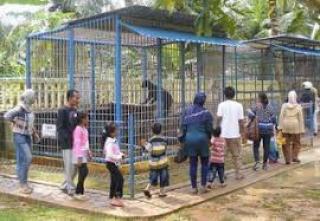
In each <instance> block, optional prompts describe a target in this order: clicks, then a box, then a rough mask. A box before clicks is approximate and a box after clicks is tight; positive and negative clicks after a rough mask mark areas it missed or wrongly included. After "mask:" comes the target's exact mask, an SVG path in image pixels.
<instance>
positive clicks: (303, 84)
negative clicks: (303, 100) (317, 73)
mask: <svg viewBox="0 0 320 221" xmlns="http://www.w3.org/2000/svg"><path fill="white" fill-rule="evenodd" d="M302 86H303V88H304V89H311V88H312V87H313V85H312V83H311V82H310V81H305V82H303V83H302Z"/></svg>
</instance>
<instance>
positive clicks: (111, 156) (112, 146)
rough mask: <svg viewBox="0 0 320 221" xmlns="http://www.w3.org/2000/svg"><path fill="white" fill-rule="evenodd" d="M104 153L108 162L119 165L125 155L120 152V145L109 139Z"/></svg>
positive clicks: (113, 139)
mask: <svg viewBox="0 0 320 221" xmlns="http://www.w3.org/2000/svg"><path fill="white" fill-rule="evenodd" d="M104 153H105V160H106V162H111V163H116V164H119V163H120V162H121V159H122V156H123V153H122V152H121V150H120V145H119V143H118V141H117V140H116V139H115V138H111V137H108V138H107V140H106V142H105V144H104Z"/></svg>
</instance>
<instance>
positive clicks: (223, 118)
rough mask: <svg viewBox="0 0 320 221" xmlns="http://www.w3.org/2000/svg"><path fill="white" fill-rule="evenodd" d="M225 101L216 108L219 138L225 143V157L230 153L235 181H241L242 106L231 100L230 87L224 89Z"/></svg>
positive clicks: (232, 94) (232, 92)
mask: <svg viewBox="0 0 320 221" xmlns="http://www.w3.org/2000/svg"><path fill="white" fill-rule="evenodd" d="M224 95H225V97H226V99H227V100H226V101H224V102H222V103H220V104H219V106H218V112H217V116H218V125H220V126H221V129H222V132H221V137H223V138H225V141H226V148H225V152H226V157H227V156H228V155H229V153H231V155H232V162H233V164H234V167H235V171H236V179H237V180H240V179H243V178H244V176H243V175H242V174H241V173H240V169H241V164H242V163H241V135H242V132H243V129H244V128H243V119H244V116H243V107H242V104H240V103H238V102H236V101H234V100H233V98H234V96H235V90H234V89H233V88H232V87H226V88H225V89H224Z"/></svg>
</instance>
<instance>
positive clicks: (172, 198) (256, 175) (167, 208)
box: [0, 148, 320, 218]
mask: <svg viewBox="0 0 320 221" xmlns="http://www.w3.org/2000/svg"><path fill="white" fill-rule="evenodd" d="M300 159H301V160H302V164H306V163H309V162H313V161H317V160H320V148H313V149H310V150H307V151H304V152H303V153H301V155H300ZM299 166H301V165H298V164H293V165H290V166H287V165H284V164H276V165H272V166H271V167H270V169H269V170H268V171H267V172H265V171H258V172H254V171H253V170H252V169H251V168H248V169H245V170H244V171H243V173H244V174H245V176H246V178H245V179H244V180H242V181H235V179H234V175H233V174H232V173H231V174H230V175H228V179H227V184H228V186H227V187H225V188H217V189H214V190H212V191H210V192H208V193H206V194H202V195H192V194H190V186H189V185H187V184H186V185H180V186H179V187H171V189H170V190H169V191H168V196H167V197H166V198H159V197H158V196H157V195H156V194H155V195H154V196H153V197H152V199H150V200H148V199H146V198H144V196H143V195H142V194H139V195H137V196H136V198H135V199H134V200H130V199H126V200H125V208H114V207H112V206H110V205H109V203H110V200H109V198H108V195H107V193H106V192H102V191H96V190H87V192H86V193H87V195H88V196H89V198H90V200H89V201H86V202H79V201H76V200H74V199H73V198H71V197H69V196H67V195H65V194H64V193H62V192H61V191H60V190H59V188H58V186H57V185H54V184H50V183H44V182H31V185H32V186H33V187H34V192H33V193H32V194H31V195H22V194H19V193H18V192H17V188H18V182H17V180H16V179H15V178H14V177H12V176H5V175H0V192H1V193H5V194H8V195H13V196H16V197H20V198H23V199H27V200H29V201H37V202H45V203H48V204H53V205H55V206H62V207H68V208H73V209H79V210H83V211H88V212H93V213H100V214H105V215H109V216H114V217H119V218H120V217H122V218H147V217H155V216H162V215H166V214H169V213H172V212H174V211H176V210H179V209H182V208H185V207H189V206H193V205H196V204H199V203H202V202H204V201H207V200H209V199H212V198H214V197H217V196H220V195H223V194H226V193H229V192H231V191H234V190H237V189H240V188H243V187H245V186H248V185H251V184H253V183H255V182H258V181H261V180H264V179H267V178H269V177H272V176H274V175H277V174H280V173H282V172H285V171H288V170H291V169H294V168H296V167H299Z"/></svg>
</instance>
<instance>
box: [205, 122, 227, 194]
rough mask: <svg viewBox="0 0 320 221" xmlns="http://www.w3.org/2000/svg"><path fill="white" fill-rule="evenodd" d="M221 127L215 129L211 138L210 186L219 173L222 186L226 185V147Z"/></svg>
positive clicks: (209, 186) (210, 186)
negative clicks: (221, 135)
mask: <svg viewBox="0 0 320 221" xmlns="http://www.w3.org/2000/svg"><path fill="white" fill-rule="evenodd" d="M220 134H221V128H220V127H217V128H216V129H214V130H213V137H212V138H211V157H210V166H209V176H210V178H209V185H208V188H209V189H211V188H213V183H214V180H215V178H216V175H217V173H218V175H219V179H220V184H221V187H225V186H226V184H225V183H224V147H225V140H224V139H223V138H222V137H220Z"/></svg>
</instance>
